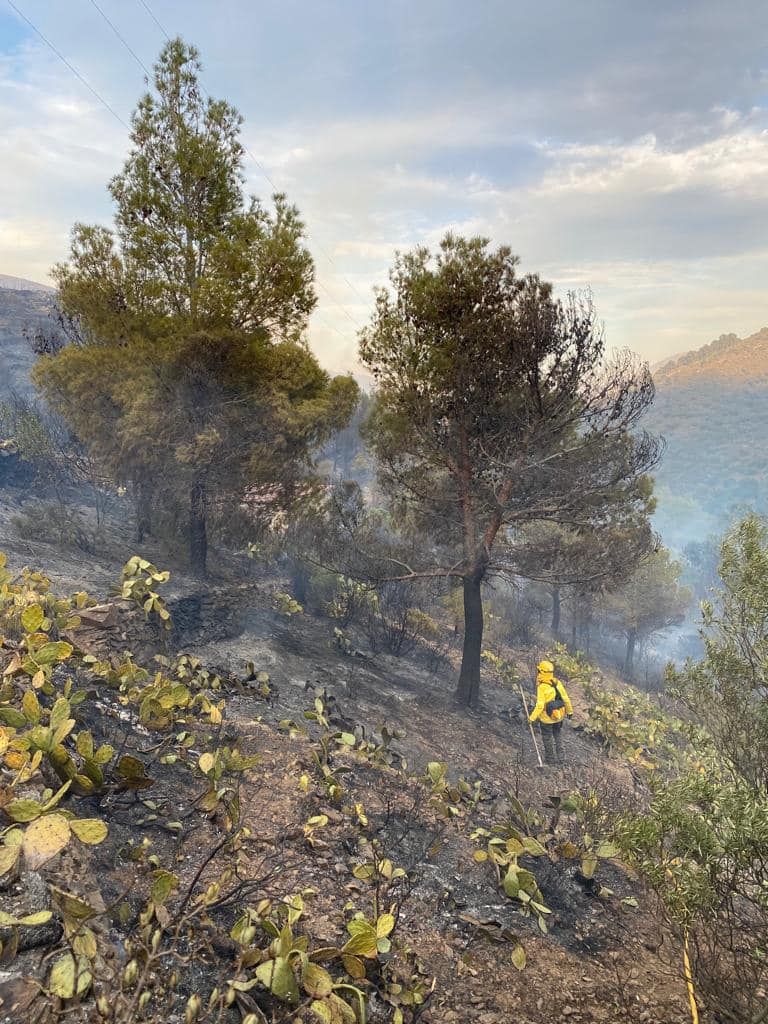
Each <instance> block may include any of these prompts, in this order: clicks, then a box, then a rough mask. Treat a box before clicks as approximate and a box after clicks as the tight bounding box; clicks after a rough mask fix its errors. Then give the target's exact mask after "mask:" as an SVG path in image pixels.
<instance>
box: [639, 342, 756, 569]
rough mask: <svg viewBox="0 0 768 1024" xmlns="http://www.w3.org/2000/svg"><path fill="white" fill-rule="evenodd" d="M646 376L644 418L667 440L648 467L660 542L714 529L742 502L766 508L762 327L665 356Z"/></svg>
mask: <svg viewBox="0 0 768 1024" xmlns="http://www.w3.org/2000/svg"><path fill="white" fill-rule="evenodd" d="M654 381H655V383H656V400H655V402H654V404H653V406H652V408H651V410H650V412H649V413H648V416H647V417H646V420H645V426H646V427H647V429H648V430H650V431H651V432H653V433H655V434H661V435H663V436H664V438H665V440H666V442H667V447H666V452H665V454H664V457H663V459H662V462H661V464H660V465H659V467H658V468H657V470H656V473H655V476H656V484H657V488H656V489H657V494H658V502H659V504H658V512H657V515H656V526H657V529H658V530H659V532H660V533H661V535H662V537H663V538H664V540H665V541H666V543H668V544H671V545H673V546H674V547H676V548H678V549H682V548H683V547H684V546H685V544H686V543H688V542H689V541H691V540H703V539H704V538H705V537H706V535H707V534H710V533H721V532H722V531H723V530H724V529H725V528H726V527H727V525H728V524H729V523H730V522H731V521H732V520H733V518H734V517H735V516H737V515H739V514H741V513H743V512H744V511H745V510H746V509H748V508H750V509H754V510H755V511H757V512H759V513H760V514H762V515H768V456H766V451H767V450H768V327H763V328H762V329H761V330H759V331H756V332H755V333H754V334H751V335H749V337H747V338H739V337H738V336H737V335H736V334H721V335H720V337H719V338H717V339H716V340H715V341H712V342H710V343H709V344H707V345H703V346H702V347H701V348H698V349H694V350H693V351H691V352H686V353H685V354H684V355H680V356H675V357H673V358H671V359H668V360H665V361H664V362H663V363H660V364H658V365H657V366H656V367H655V368H654Z"/></svg>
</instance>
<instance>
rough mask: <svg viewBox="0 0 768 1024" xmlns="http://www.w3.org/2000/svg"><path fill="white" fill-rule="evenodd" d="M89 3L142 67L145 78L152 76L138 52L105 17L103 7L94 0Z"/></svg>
mask: <svg viewBox="0 0 768 1024" xmlns="http://www.w3.org/2000/svg"><path fill="white" fill-rule="evenodd" d="M91 5H92V6H93V7H95V8H96V10H97V11H98V12H99V14H100V15H101V16H102V18H103V19H104V21H106V23H107V24H108V25H109V27H110V28H111V29H112V31H113V32H114V33H115V35H116V36H117V38H118V39H119V40H120V42H121V43H122V44H123V46H124V47H125V48H126V50H127V51H128V53H130V55H131V56H132V57H133V59H134V60H135V61H136V63H137V64H139V65H140V66H141V67H142V68H143V69H144V73H145V74H146V76H147V78H149V79H151V78H152V72H151V71H150V70H149V68H148V67H147V65H146V64H145V63H144V61H143V60H142V59H141V57H140V56H139V55H138V53H136V51H135V50H134V49H133V47H131V46H129V44H128V42H127V41H126V39H125V37H124V36H123V35H122V34H121V33H120V31H119V29H118V28H117V26H116V25H115V23H114V22H113V21H112V20H111V19H110V18H108V17H107V15H106V14H105V13H104V11H103V9H102V8H101V7H99V5H98V4H97V3H96V0H91Z"/></svg>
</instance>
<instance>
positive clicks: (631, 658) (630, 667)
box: [624, 629, 637, 679]
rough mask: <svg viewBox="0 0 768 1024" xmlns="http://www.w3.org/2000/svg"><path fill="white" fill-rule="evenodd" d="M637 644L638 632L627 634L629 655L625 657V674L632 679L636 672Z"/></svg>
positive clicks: (632, 631) (631, 630)
mask: <svg viewBox="0 0 768 1024" xmlns="http://www.w3.org/2000/svg"><path fill="white" fill-rule="evenodd" d="M636 643H637V630H636V629H630V631H629V632H628V633H627V653H626V655H625V657H624V674H625V675H626V676H628V677H629V678H630V679H631V678H632V673H633V672H634V670H635V644H636Z"/></svg>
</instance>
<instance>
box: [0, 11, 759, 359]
mask: <svg viewBox="0 0 768 1024" xmlns="http://www.w3.org/2000/svg"><path fill="white" fill-rule="evenodd" d="M102 2H103V5H104V9H105V11H106V13H107V14H108V15H109V17H110V18H111V19H112V20H113V21H114V22H115V24H116V25H118V27H119V28H120V30H121V32H122V33H123V34H124V35H125V38H126V39H127V41H128V43H129V44H130V45H131V46H132V47H133V48H134V49H135V50H136V52H137V53H138V54H139V55H140V56H141V58H142V60H144V61H145V62H146V63H148V64H149V63H150V62H151V61H152V59H153V58H154V56H155V54H156V52H157V51H158V50H159V47H160V45H161V42H162V38H161V35H160V32H159V30H158V29H157V26H156V25H155V24H154V23H153V22H152V21H151V20H150V19H149V18H148V17H147V16H146V12H143V11H142V8H141V7H140V6H139V5H138V4H137V5H135V9H134V8H133V5H130V6H131V12H130V13H129V11H128V9H127V5H125V4H124V3H118V0H102ZM151 6H152V9H153V11H154V12H155V14H156V15H157V17H158V18H159V20H160V21H161V22H162V23H163V24H164V25H165V26H166V27H167V29H168V30H169V31H170V32H175V31H177V30H178V29H179V28H181V29H183V32H184V34H185V36H186V37H187V38H189V39H190V40H192V41H197V42H198V43H199V44H200V45H201V46H202V49H203V58H204V62H205V64H206V72H205V82H206V86H207V88H208V89H209V90H210V91H211V92H212V93H213V94H215V95H225V96H227V97H228V98H230V99H231V100H233V101H234V102H235V103H236V104H237V105H238V106H239V107H240V109H241V110H242V112H243V113H244V115H245V118H246V122H245V133H244V137H245V140H246V142H247V145H248V149H249V151H250V153H251V154H253V155H254V156H255V158H256V160H258V162H259V163H260V164H261V165H263V167H264V168H266V171H267V173H268V175H269V177H270V179H271V180H272V181H273V182H274V183H275V184H276V185H277V186H278V187H279V188H281V189H285V190H286V191H287V192H288V194H289V196H290V198H291V199H292V200H294V201H295V202H296V203H297V204H298V206H299V208H300V209H301V211H302V214H303V216H304V218H305V221H306V223H307V225H308V230H309V239H310V246H311V248H312V250H313V253H314V255H315V258H316V264H317V275H318V283H319V299H320V302H319V310H318V314H317V316H316V317H315V318H313V322H312V328H311V340H312V344H313V345H314V346H315V348H316V349H317V351H318V353H319V354H320V355H321V358H322V359H323V361H324V362H325V363H326V365H328V366H329V367H331V368H333V369H341V368H345V367H348V366H350V365H351V363H352V361H353V359H354V354H355V350H356V340H355V339H356V332H357V330H358V327H359V326H361V325H362V324H363V323H364V322H365V321H366V319H367V316H368V314H369V311H370V306H371V301H372V299H371V297H372V289H373V287H374V285H376V284H381V283H384V282H385V281H386V276H387V270H388V267H389V266H390V264H391V260H392V256H393V254H394V251H395V250H396V249H398V248H401V249H402V248H407V247H410V246H413V245H416V244H431V245H434V244H436V243H437V241H438V240H439V239H440V237H441V235H442V234H443V233H444V232H445V231H446V230H448V229H449V228H450V229H453V230H457V231H462V232H466V233H481V234H484V235H487V236H488V237H490V238H491V239H492V240H493V241H494V242H497V243H498V242H507V243H509V244H510V245H511V246H512V247H513V249H514V250H515V251H517V252H519V253H520V255H521V257H522V260H523V266H524V268H525V269H532V270H533V269H536V270H540V271H541V272H542V273H543V274H544V275H545V276H547V277H549V278H551V279H552V280H554V281H555V282H556V284H557V285H558V287H559V288H560V289H563V290H564V289H567V288H572V287H584V286H587V285H591V287H592V288H593V290H594V293H595V296H596V300H597V302H598V307H599V309H600V311H601V313H602V315H603V316H604V318H605V320H606V326H607V332H608V337H609V339H610V341H611V342H612V343H614V344H630V345H632V346H633V347H636V348H637V349H638V350H639V351H641V352H642V353H643V354H644V355H646V356H648V357H649V358H654V359H655V358H659V357H660V356H662V355H664V354H665V353H667V352H669V351H671V350H678V349H681V348H690V347H693V346H695V345H698V344H701V343H703V342H705V341H707V340H709V338H710V337H712V336H715V335H717V334H720V333H721V332H723V331H730V330H734V331H736V332H737V333H751V331H752V330H755V329H756V328H757V327H759V326H761V325H762V324H763V323H765V322H766V321H768V310H766V304H765V291H764V286H763V285H762V282H763V281H764V280H765V279H766V278H765V270H766V269H767V268H768V242H766V241H765V239H764V237H763V235H764V225H765V223H766V222H767V221H768V216H767V215H768V176H766V174H765V172H764V168H765V167H766V166H768V110H767V109H766V108H767V107H768V70H767V69H766V57H765V52H764V49H763V40H764V39H765V38H766V35H768V5H766V4H765V3H764V2H763V0H741V2H739V3H738V4H735V5H723V4H722V3H721V2H720V0H698V2H697V4H696V5H694V6H691V5H689V4H684V3H682V2H681V0H670V2H669V3H665V4H663V5H662V4H660V3H658V4H657V3H655V2H654V3H651V4H637V3H635V2H633V0H588V2H587V3H585V4H573V3H569V2H567V0H540V2H539V3H538V4H537V5H536V6H535V8H531V5H529V4H523V3H519V2H509V0H479V2H478V3H476V4H473V5H467V4H466V3H464V2H463V0H422V2H420V3H419V4H413V3H407V2H406V0H389V2H388V3H387V4H383V5H370V4H355V3H352V2H351V0H328V2H327V3H324V4H317V5H315V4H307V3H306V2H305V0H301V2H300V0H265V2H264V3H262V4H259V5H258V7H256V6H255V5H250V4H247V3H246V2H245V0H221V2H220V3H219V4H218V5H217V6H216V8H215V9H212V8H210V7H209V6H208V5H202V4H196V3H192V4H184V5H182V4H181V2H180V0H154V2H153V3H152V5H151ZM24 9H25V11H26V12H27V13H28V14H29V16H30V17H31V18H32V19H33V20H34V21H35V22H36V23H37V24H38V25H39V26H40V28H41V29H42V30H43V31H44V32H45V34H46V35H47V36H48V37H49V38H50V39H51V40H52V41H54V42H55V44H56V45H57V46H58V47H59V48H60V49H61V50H62V52H63V53H64V54H65V55H66V56H67V58H68V59H69V60H71V61H72V63H73V64H74V65H75V67H77V68H78V69H79V70H80V71H81V72H82V73H84V74H85V75H86V77H87V79H88V81H89V82H90V83H91V84H92V85H93V86H94V88H96V89H97V90H98V91H99V92H100V93H101V94H102V95H103V96H104V98H105V99H106V101H107V102H108V103H109V104H110V105H111V106H112V107H113V108H114V109H115V110H116V111H117V113H118V114H119V115H120V117H122V118H123V119H127V117H128V114H129V111H130V110H131V108H132V106H133V105H134V103H135V100H136V98H137V96H138V95H139V93H140V91H141V89H142V72H141V70H140V68H138V67H137V66H136V64H135V62H134V61H133V59H132V58H131V56H130V54H128V53H127V52H126V51H125V49H124V48H123V47H122V46H121V45H120V43H119V41H118V40H117V39H116V38H115V36H114V35H113V34H112V33H111V31H110V29H109V28H108V26H106V25H105V23H104V22H103V21H101V20H100V19H99V18H98V15H97V14H96V12H95V11H94V9H93V8H92V7H91V6H90V5H88V4H82V5H56V4H50V3H48V2H47V0H24ZM2 33H3V22H2V21H0V119H2V123H3V125H4V132H3V135H2V137H0V194H2V195H3V199H4V202H3V205H2V208H0V271H4V272H7V273H11V274H20V275H26V276H31V277H35V278H38V279H41V280H44V279H45V274H46V271H47V268H48V267H49V266H50V265H51V264H52V263H53V262H55V261H56V260H59V259H61V258H62V257H63V256H64V255H65V252H66V240H67V236H68V232H69V229H70V227H71V225H72V223H73V222H74V221H75V220H85V221H102V222H106V221H108V219H109V217H110V205H109V198H108V196H107V193H106V190H105V185H106V183H107V181H108V180H109V178H110V177H111V175H112V174H113V173H114V172H115V170H116V169H117V168H118V167H119V166H120V163H121V161H122V159H123V156H124V154H125V151H126V148H127V139H126V132H125V129H124V128H123V127H122V126H121V125H120V124H119V123H118V122H117V121H116V120H115V119H114V118H112V117H111V115H110V114H109V113H108V112H107V111H106V110H105V109H103V107H101V106H100V105H99V103H98V101H97V100H95V99H94V97H93V96H92V95H91V94H90V93H89V92H88V91H87V90H85V89H84V88H83V86H82V85H81V84H80V83H79V82H78V81H77V80H76V79H75V78H74V77H73V76H72V75H71V73H70V72H68V71H67V70H66V69H65V68H64V67H63V66H62V65H61V63H60V62H59V61H58V60H57V58H56V57H55V56H54V55H53V54H51V53H50V51H49V50H47V49H46V48H45V46H44V45H43V44H42V43H40V41H39V40H38V39H36V38H35V37H34V36H33V35H32V34H31V33H30V32H29V31H28V30H26V28H24V27H23V26H22V29H21V30H20V29H19V26H18V25H17V23H16V22H14V32H13V34H12V35H11V36H10V37H9V38H8V42H7V43H6V44H5V45H3V38H4V36H3V34H2ZM245 170H246V173H247V178H248V181H247V184H248V188H249V189H250V190H252V191H254V192H255V193H257V194H259V195H261V196H265V195H268V194H269V192H270V191H271V186H270V184H269V183H268V182H267V181H266V180H265V178H264V175H263V172H262V170H261V169H260V167H259V166H258V165H257V163H256V162H254V161H253V160H252V159H251V158H250V157H249V158H248V159H247V161H246V168H245Z"/></svg>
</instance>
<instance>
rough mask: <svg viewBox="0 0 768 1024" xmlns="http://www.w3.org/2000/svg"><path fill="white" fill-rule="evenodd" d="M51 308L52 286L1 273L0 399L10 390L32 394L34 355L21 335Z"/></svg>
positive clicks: (33, 326)
mask: <svg viewBox="0 0 768 1024" xmlns="http://www.w3.org/2000/svg"><path fill="white" fill-rule="evenodd" d="M4 281H5V282H6V285H4V284H3V282H4ZM14 282H18V283H17V284H14ZM22 285H26V286H27V287H21V286H22ZM52 308H53V291H52V290H51V289H49V288H45V287H44V286H42V285H34V284H33V282H28V281H20V280H19V279H18V278H6V277H5V276H4V275H0V371H1V372H0V401H2V399H3V398H6V397H7V396H8V395H9V394H10V393H11V392H16V393H17V394H20V395H24V396H26V397H28V398H31V397H32V396H33V394H34V389H33V387H32V383H31V381H30V379H29V375H30V371H31V369H32V364H33V362H34V354H33V352H32V349H31V347H30V344H29V342H28V341H27V339H26V338H25V337H24V334H25V332H27V331H29V330H32V331H34V329H35V327H37V326H38V325H41V324H43V323H45V322H46V321H47V320H48V318H49V317H50V313H51V310H52Z"/></svg>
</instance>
